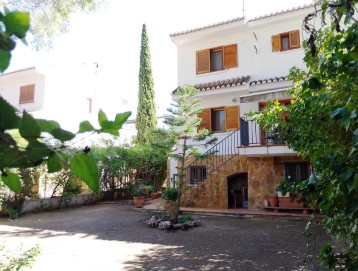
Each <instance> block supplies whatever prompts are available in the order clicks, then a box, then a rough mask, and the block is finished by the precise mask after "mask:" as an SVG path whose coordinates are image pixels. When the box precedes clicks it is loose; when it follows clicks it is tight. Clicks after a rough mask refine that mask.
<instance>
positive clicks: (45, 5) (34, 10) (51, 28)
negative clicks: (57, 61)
mask: <svg viewBox="0 0 358 271" xmlns="http://www.w3.org/2000/svg"><path fill="white" fill-rule="evenodd" d="M104 2H105V1H104V0H76V1H73V0H61V1H58V0H37V1H25V0H20V1H19V0H1V1H0V4H6V5H8V7H9V8H11V9H17V10H26V11H28V12H29V13H30V14H31V28H30V32H31V34H32V37H31V42H32V44H33V45H34V46H35V47H36V48H37V49H40V48H44V47H45V48H46V47H47V48H50V47H51V46H52V43H53V39H54V37H55V36H56V35H59V34H60V33H63V32H67V31H68V28H69V25H70V20H71V15H72V14H74V13H76V12H78V11H82V12H92V11H94V10H96V9H98V8H99V7H100V6H101V5H102V4H103V3H104ZM44 26H46V27H44Z"/></svg>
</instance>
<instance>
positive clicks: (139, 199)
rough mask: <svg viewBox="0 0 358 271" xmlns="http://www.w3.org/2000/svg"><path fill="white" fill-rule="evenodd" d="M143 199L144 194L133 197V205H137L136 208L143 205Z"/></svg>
mask: <svg viewBox="0 0 358 271" xmlns="http://www.w3.org/2000/svg"><path fill="white" fill-rule="evenodd" d="M144 200H145V197H144V196H141V197H133V203H134V206H135V207H137V208H141V207H143V205H144Z"/></svg>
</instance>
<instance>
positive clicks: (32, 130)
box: [19, 111, 41, 141]
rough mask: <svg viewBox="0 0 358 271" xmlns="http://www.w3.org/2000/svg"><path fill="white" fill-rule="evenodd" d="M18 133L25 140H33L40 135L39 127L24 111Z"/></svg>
mask: <svg viewBox="0 0 358 271" xmlns="http://www.w3.org/2000/svg"><path fill="white" fill-rule="evenodd" d="M19 132H20V135H21V136H22V137H23V138H25V139H26V140H27V141H33V140H36V139H38V138H39V137H40V135H41V129H40V126H39V125H38V124H37V121H36V120H35V119H34V118H33V117H32V116H31V115H30V114H29V113H27V112H26V111H24V114H23V116H22V121H21V125H20V128H19Z"/></svg>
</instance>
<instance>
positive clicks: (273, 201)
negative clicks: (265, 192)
mask: <svg viewBox="0 0 358 271" xmlns="http://www.w3.org/2000/svg"><path fill="white" fill-rule="evenodd" d="M268 201H269V203H270V206H271V207H278V197H277V196H275V197H269V198H268Z"/></svg>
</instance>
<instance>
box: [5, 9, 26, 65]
mask: <svg viewBox="0 0 358 271" xmlns="http://www.w3.org/2000/svg"><path fill="white" fill-rule="evenodd" d="M29 27H30V16H29V14H28V13H27V12H19V11H10V10H8V9H7V8H6V7H5V8H4V11H3V12H1V11H0V72H4V71H5V70H6V69H7V67H8V66H9V64H10V59H11V51H12V50H14V49H15V46H16V40H17V39H22V41H24V42H26V41H25V35H26V32H27V31H28V29H29Z"/></svg>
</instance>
